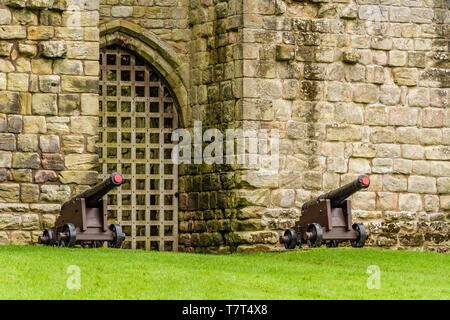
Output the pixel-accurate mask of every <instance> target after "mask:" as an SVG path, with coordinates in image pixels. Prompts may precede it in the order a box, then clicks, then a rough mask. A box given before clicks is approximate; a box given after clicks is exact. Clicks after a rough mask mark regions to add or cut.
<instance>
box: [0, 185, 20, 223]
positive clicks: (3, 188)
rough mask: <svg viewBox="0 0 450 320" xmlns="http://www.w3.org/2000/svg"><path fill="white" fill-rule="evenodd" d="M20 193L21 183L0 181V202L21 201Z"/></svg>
mask: <svg viewBox="0 0 450 320" xmlns="http://www.w3.org/2000/svg"><path fill="white" fill-rule="evenodd" d="M19 193H20V186H19V184H17V183H0V202H19ZM1 216H2V215H0V217H1Z"/></svg>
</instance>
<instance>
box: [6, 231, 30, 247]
mask: <svg viewBox="0 0 450 320" xmlns="http://www.w3.org/2000/svg"><path fill="white" fill-rule="evenodd" d="M10 241H11V244H15V245H25V244H30V243H31V234H30V232H27V231H13V232H11V234H10Z"/></svg>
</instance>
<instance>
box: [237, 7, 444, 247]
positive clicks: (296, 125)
mask: <svg viewBox="0 0 450 320" xmlns="http://www.w3.org/2000/svg"><path fill="white" fill-rule="evenodd" d="M243 3H244V8H243V10H244V14H243V16H244V19H243V24H244V31H243V33H244V34H243V46H244V59H245V60H244V69H243V70H244V76H245V79H244V83H243V93H244V94H243V99H244V101H245V104H244V107H243V108H244V109H243V114H244V118H245V119H246V120H248V122H249V126H253V127H265V128H279V129H280V130H281V143H280V153H281V161H280V170H279V171H274V172H265V173H263V174H260V173H258V172H255V171H251V170H249V171H248V172H247V173H245V174H243V176H242V178H243V180H244V181H246V182H247V183H248V184H249V185H250V186H251V187H254V188H257V189H256V190H258V193H264V196H261V197H260V198H258V202H256V201H255V203H254V204H255V206H254V207H252V208H249V207H246V208H245V209H243V211H242V212H246V213H248V214H247V216H248V217H249V219H248V220H246V221H247V222H250V221H254V230H252V231H247V232H235V234H236V235H237V236H238V237H241V238H244V240H245V241H243V242H242V243H243V245H242V246H239V247H238V249H239V248H243V249H244V250H253V249H254V248H258V247H259V249H265V250H272V249H273V248H274V246H273V244H274V243H275V242H276V234H272V232H273V231H277V232H280V231H282V230H283V229H285V228H287V227H290V226H292V223H293V222H294V219H295V218H298V217H299V216H300V210H299V208H300V206H301V204H302V203H303V202H305V201H307V200H309V199H310V198H311V197H313V196H316V195H318V194H320V193H321V192H323V191H324V190H330V189H333V188H337V187H339V186H341V185H343V184H345V183H347V182H349V181H351V180H353V179H355V178H356V177H357V176H358V175H359V174H368V175H369V176H370V179H371V181H372V182H371V186H370V188H369V189H368V190H367V191H364V192H359V193H358V194H356V195H355V196H353V197H352V199H351V200H352V202H353V208H354V210H353V215H354V220H357V221H361V222H363V223H364V224H365V225H366V227H367V229H368V230H369V232H370V233H371V237H370V239H369V241H368V244H369V245H373V246H381V247H389V248H424V249H429V250H437V251H448V249H449V234H450V233H449V215H448V213H449V210H450V196H449V191H450V161H449V160H450V146H449V145H450V140H449V138H450V129H449V126H450V108H449V107H448V87H449V83H450V82H449V79H450V70H449V68H450V67H449V64H448V40H449V39H448V38H449V27H448V26H449V22H450V20H449V19H450V15H449V11H448V1H447V2H444V1H439V0H436V1H426V0H425V1H422V0H417V1H415V0H411V1H410V0H386V1H384V0H357V1H350V0H339V1H328V0H319V1H315V0H313V1H299V0H287V1H281V0H276V1H272V0H244V1H243ZM253 192H254V191H253ZM249 238H250V239H251V240H250V241H248V239H249ZM246 242H247V243H250V244H251V245H248V244H245V243H246Z"/></svg>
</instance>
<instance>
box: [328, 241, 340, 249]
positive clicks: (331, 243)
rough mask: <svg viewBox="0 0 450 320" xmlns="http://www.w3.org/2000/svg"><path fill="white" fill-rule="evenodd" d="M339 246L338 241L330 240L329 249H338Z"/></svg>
mask: <svg viewBox="0 0 450 320" xmlns="http://www.w3.org/2000/svg"><path fill="white" fill-rule="evenodd" d="M338 246H339V242H338V241H337V240H330V241H328V242H327V247H328V248H337V247H338Z"/></svg>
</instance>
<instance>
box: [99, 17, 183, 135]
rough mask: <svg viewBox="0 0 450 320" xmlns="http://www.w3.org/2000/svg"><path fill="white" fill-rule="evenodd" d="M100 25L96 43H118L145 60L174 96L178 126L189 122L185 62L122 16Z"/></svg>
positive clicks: (153, 35) (157, 38)
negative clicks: (122, 18) (98, 40)
mask: <svg viewBox="0 0 450 320" xmlns="http://www.w3.org/2000/svg"><path fill="white" fill-rule="evenodd" d="M99 29H100V47H101V48H103V47H106V46H110V45H119V46H122V47H124V48H126V49H129V50H131V51H133V52H135V53H137V54H138V55H140V56H141V57H142V58H144V59H145V60H147V62H148V63H149V64H151V65H152V66H153V67H154V68H155V69H156V70H157V71H158V72H159V73H160V74H161V76H162V77H163V78H164V79H165V80H166V81H167V84H168V85H169V87H170V89H171V90H172V92H173V95H174V97H175V99H176V102H177V103H176V108H177V111H178V117H179V125H180V127H184V128H185V127H188V126H189V123H190V119H191V116H190V112H189V108H188V106H189V99H188V91H187V88H188V83H189V82H188V81H189V80H188V78H189V66H188V65H187V64H186V63H184V62H183V59H182V58H181V57H180V56H179V55H178V54H177V53H176V52H175V51H174V50H173V49H172V48H171V47H170V46H169V45H168V44H166V43H165V42H164V41H162V40H161V39H160V38H159V37H158V36H157V35H155V34H154V33H152V32H150V31H148V30H146V29H144V28H142V27H140V26H138V25H136V24H134V23H131V22H129V21H125V20H114V21H110V22H106V23H103V24H101V25H100V26H99Z"/></svg>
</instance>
